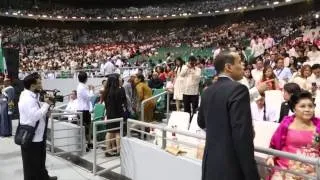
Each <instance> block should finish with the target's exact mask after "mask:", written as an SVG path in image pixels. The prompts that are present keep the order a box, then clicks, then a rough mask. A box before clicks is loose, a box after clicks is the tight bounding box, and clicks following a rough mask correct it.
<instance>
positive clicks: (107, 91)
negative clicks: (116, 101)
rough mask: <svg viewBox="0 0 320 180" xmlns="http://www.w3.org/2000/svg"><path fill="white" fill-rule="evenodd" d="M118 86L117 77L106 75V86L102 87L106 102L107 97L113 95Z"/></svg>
mask: <svg viewBox="0 0 320 180" xmlns="http://www.w3.org/2000/svg"><path fill="white" fill-rule="evenodd" d="M119 88H120V82H119V77H118V76H117V75H112V76H109V77H108V80H107V84H106V87H105V88H104V95H103V96H104V101H105V104H107V101H108V99H110V97H111V96H113V95H114V94H115V93H116V92H117V90H119Z"/></svg>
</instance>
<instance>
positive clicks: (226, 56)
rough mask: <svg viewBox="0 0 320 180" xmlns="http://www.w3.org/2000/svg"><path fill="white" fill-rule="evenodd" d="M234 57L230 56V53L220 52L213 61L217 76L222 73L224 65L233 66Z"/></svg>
mask: <svg viewBox="0 0 320 180" xmlns="http://www.w3.org/2000/svg"><path fill="white" fill-rule="evenodd" d="M234 60H235V58H234V56H233V55H232V54H230V51H224V52H221V53H220V54H219V55H218V56H217V57H216V59H215V62H214V67H215V69H216V71H217V73H218V74H220V73H222V72H223V71H224V66H225V65H226V64H234Z"/></svg>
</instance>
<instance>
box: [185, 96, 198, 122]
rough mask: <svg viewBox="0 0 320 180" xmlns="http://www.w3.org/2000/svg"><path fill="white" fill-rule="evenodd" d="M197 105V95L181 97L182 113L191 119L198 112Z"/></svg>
mask: <svg viewBox="0 0 320 180" xmlns="http://www.w3.org/2000/svg"><path fill="white" fill-rule="evenodd" d="M191 105H192V112H191ZM198 105H199V95H185V94H184V95H183V106H184V112H188V113H190V116H191V117H192V116H193V114H195V113H196V112H197V110H198Z"/></svg>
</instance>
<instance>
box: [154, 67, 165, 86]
mask: <svg viewBox="0 0 320 180" xmlns="http://www.w3.org/2000/svg"><path fill="white" fill-rule="evenodd" d="M156 71H157V73H158V74H159V79H160V80H161V81H162V82H165V81H166V74H165V73H164V68H163V67H162V66H158V67H157V69H156Z"/></svg>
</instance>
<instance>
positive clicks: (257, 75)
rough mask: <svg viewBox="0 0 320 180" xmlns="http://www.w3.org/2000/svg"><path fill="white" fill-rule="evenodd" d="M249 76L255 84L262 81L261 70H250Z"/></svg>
mask: <svg viewBox="0 0 320 180" xmlns="http://www.w3.org/2000/svg"><path fill="white" fill-rule="evenodd" d="M251 75H252V77H253V79H254V81H255V82H256V83H257V82H260V81H261V79H262V75H263V69H261V70H258V69H252V71H251Z"/></svg>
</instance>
